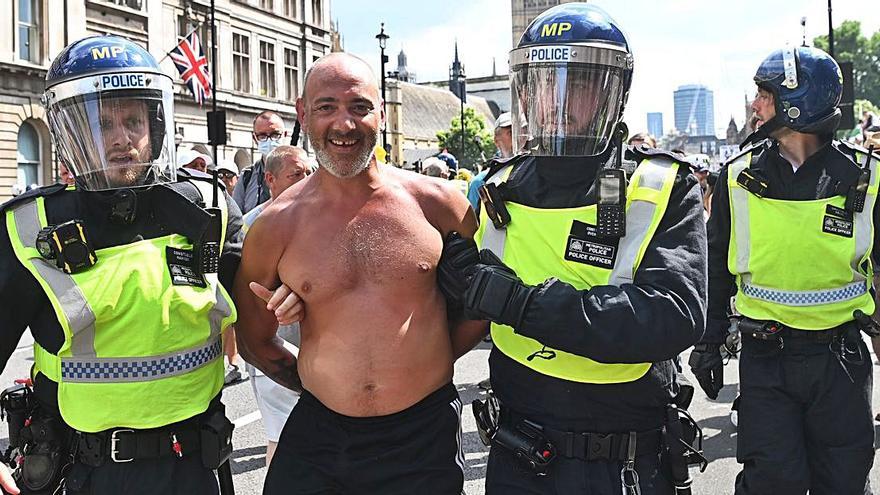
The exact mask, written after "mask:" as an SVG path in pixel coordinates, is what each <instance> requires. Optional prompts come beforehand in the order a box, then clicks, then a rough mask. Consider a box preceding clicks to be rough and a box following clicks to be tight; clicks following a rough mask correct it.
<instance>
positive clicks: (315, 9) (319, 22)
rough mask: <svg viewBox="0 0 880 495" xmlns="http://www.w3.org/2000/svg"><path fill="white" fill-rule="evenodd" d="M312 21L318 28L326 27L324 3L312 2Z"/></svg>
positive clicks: (316, 0)
mask: <svg viewBox="0 0 880 495" xmlns="http://www.w3.org/2000/svg"><path fill="white" fill-rule="evenodd" d="M312 20H313V21H314V23H315V25H316V26H323V25H324V2H322V1H321V0H312Z"/></svg>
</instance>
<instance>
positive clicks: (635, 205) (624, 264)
mask: <svg viewBox="0 0 880 495" xmlns="http://www.w3.org/2000/svg"><path fill="white" fill-rule="evenodd" d="M671 167H672V162H667V161H665V160H656V161H655V160H645V161H643V162H642V163H640V164H639V166H638V168H637V169H636V170H638V173H639V174H640V175H641V178H640V179H639V187H644V188H647V189H653V190H655V191H661V190H662V189H663V183H664V182H665V180H666V176H667V174H668V173H669V169H670V168H671ZM657 207H658V206H657V205H656V204H654V203H651V202H649V201H643V200H633V201H632V202H631V203H630V205H629V208H627V209H626V235H625V236H624V237H622V238H621V239H620V244H619V246H620V247H619V250H620V251H619V253H618V255H617V260H616V261H615V262H614V268H612V269H611V276H610V277H609V278H608V285H614V286H618V287H619V286H621V285H623V284H629V283H632V281H633V276H634V275H635V274H634V273H633V272H634V269H635V266H636V257H637V256H638V255H639V249H641V247H642V242H644V240H645V237H647V236H648V230H650V228H651V225H652V224H653V223H654V213H655V212H656V211H657Z"/></svg>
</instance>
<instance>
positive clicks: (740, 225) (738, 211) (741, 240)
mask: <svg viewBox="0 0 880 495" xmlns="http://www.w3.org/2000/svg"><path fill="white" fill-rule="evenodd" d="M751 157H752V154H751V153H749V154H747V155H745V156H744V157H743V158H742V159H740V160H737V161H736V162H734V163H732V164H731V165H730V174H729V175H728V176H727V182H728V184H731V182H730V181H731V180H732V181H733V182H734V183H735V182H736V178H737V177H739V174H740V172H742V171H743V170H745V168H746V167H748V165H749V161H750V160H751ZM727 189H728V191H730V201H731V204H732V205H733V211H734V214H733V217H734V218H733V228H734V232H736V271H737V273H742V274H744V275H743V277H744V279H743V280H746V278H748V279H751V276H750V275H748V272H749V256H750V255H751V247H752V246H751V242H750V239H751V232H750V228H749V194H750V193H749V192H748V191H746V190H745V189H743V188H742V187H739V186H738V185H736V186H734V185H730V186H728V188H727Z"/></svg>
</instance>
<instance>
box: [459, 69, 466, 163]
mask: <svg viewBox="0 0 880 495" xmlns="http://www.w3.org/2000/svg"><path fill="white" fill-rule="evenodd" d="M464 90H465V89H464V70H462V72H461V73H459V74H458V91H459V93H460V95H461V96H460V98H459V99H458V101H459V103H460V104H461V113H460V114H459V122H460V124H461V156H460V157H458V161H459V166H460V165H461V164H462V163H463V162H464V99H465V96H464Z"/></svg>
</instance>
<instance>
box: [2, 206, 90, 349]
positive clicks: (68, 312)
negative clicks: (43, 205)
mask: <svg viewBox="0 0 880 495" xmlns="http://www.w3.org/2000/svg"><path fill="white" fill-rule="evenodd" d="M13 214H14V217H15V228H16V230H17V231H18V237H19V239H20V240H21V243H22V244H23V245H24V246H25V247H26V248H33V249H36V245H37V242H36V241H37V234H38V233H39V232H40V229H41V226H40V217H39V213H38V209H37V202H36V201H28V202H27V203H24V204H22V205H21V206H19V207H18V208H16V209H15V210H14V213H13ZM31 262H32V263H33V264H34V267H35V268H36V270H37V273H39V274H40V277H42V279H43V280H45V281H46V283H48V284H49V286H50V287H51V288H52V292H53V293H54V294H55V297H56V298H57V299H58V302H59V304H61V310H62V311H63V312H64V316H65V317H66V318H67V323H68V325H69V326H70V332H71V334H72V338H71V344H70V345H71V349H70V350H71V352H72V353H73V355H74V356H82V357H94V356H96V355H97V354H96V353H95V313H94V312H92V307H91V306H90V305H89V302H88V301H86V298H85V296H83V293H82V291H81V290H80V289H79V287H78V286H77V285H76V282H75V281H74V280H73V277H71V276H70V275H68V274H66V273H64V272H63V271H62V270H59V269H58V268H57V267H56V266H55V265H54V264H52V263H50V262H49V261H47V260H44V259H42V258H33V259H32V260H31Z"/></svg>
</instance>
